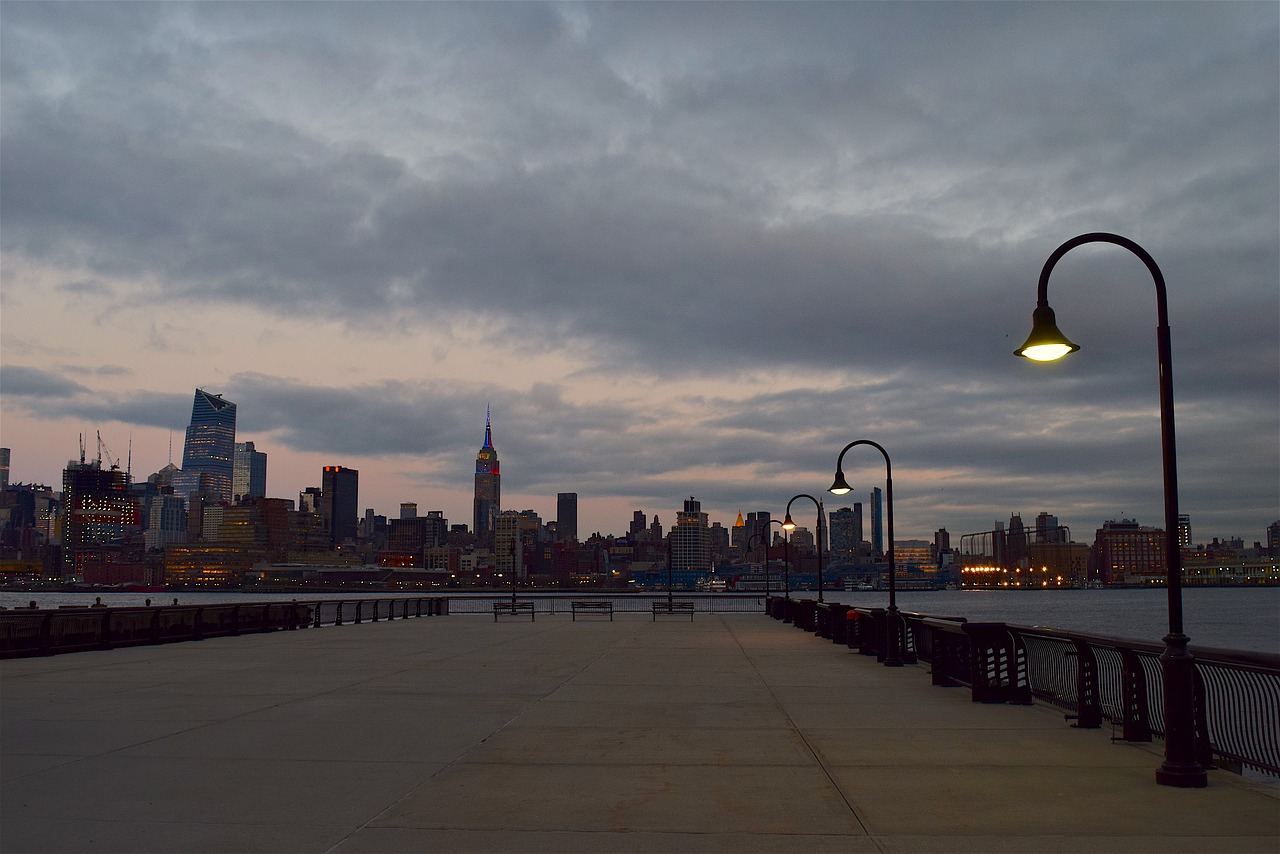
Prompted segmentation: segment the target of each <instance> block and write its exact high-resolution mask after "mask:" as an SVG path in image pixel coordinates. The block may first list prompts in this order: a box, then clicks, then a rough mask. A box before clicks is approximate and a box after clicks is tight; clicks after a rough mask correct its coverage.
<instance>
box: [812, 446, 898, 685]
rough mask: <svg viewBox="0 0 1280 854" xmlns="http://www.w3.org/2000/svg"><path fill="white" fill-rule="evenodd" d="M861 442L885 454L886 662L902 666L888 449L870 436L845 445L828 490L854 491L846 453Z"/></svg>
mask: <svg viewBox="0 0 1280 854" xmlns="http://www.w3.org/2000/svg"><path fill="white" fill-rule="evenodd" d="M858 445H870V446H871V447H873V448H875V449H876V450H877V451H879V452H880V454H881V455H882V456H883V457H884V500H885V509H886V511H887V513H886V515H887V516H888V519H889V608H888V611H886V613H885V648H884V649H885V652H884V666H885V667H901V666H902V651H901V648H902V645H901V638H900V637H899V632H900V631H901V626H899V624H898V622H899V621H898V586H897V575H898V568H897V565H896V564H895V563H894V557H893V463H891V462H890V461H889V453H888V452H887V451H886V450H885V449H884V448H882V447H880V445H878V444H876V443H875V442H873V441H871V440H870V439H858V440H856V441H853V442H850V443H849V444H847V445H845V446H844V448H843V449H841V451H840V456H839V457H837V458H836V479H835V481H834V482H833V483H832V484H831V486H830V487H828V489H827V491H828V492H830V493H831V494H832V495H848V494H849V493H850V492H852V491H853V488H852V487H851V486H849V483H848V481H846V480H845V479H844V455H845V453H846V452H847V451H848V450H849V449H850V448H855V447H857V446H858Z"/></svg>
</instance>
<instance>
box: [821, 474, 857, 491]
mask: <svg viewBox="0 0 1280 854" xmlns="http://www.w3.org/2000/svg"><path fill="white" fill-rule="evenodd" d="M827 492H830V493H831V494H832V495H848V494H849V493H850V492H853V487H852V486H850V485H849V482H848V481H847V480H845V479H844V472H843V471H842V470H839V469H837V470H836V480H835V483H833V484H831V485H830V486H829V487H827Z"/></svg>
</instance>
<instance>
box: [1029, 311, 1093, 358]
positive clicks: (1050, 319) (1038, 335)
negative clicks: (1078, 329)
mask: <svg viewBox="0 0 1280 854" xmlns="http://www.w3.org/2000/svg"><path fill="white" fill-rule="evenodd" d="M1079 349H1080V345H1079V344H1075V343H1073V342H1072V341H1071V340H1069V339H1068V338H1067V336H1065V335H1063V334H1062V332H1061V331H1060V330H1059V329H1058V321H1057V318H1055V317H1054V314H1053V309H1051V308H1049V306H1047V305H1042V306H1038V307H1037V308H1036V310H1035V311H1034V312H1032V314H1031V334H1030V335H1028V336H1027V340H1026V341H1025V342H1024V343H1023V345H1022V346H1021V347H1019V348H1018V349H1017V350H1014V351H1013V352H1014V355H1016V356H1025V357H1026V358H1028V359H1031V360H1032V361H1035V362H1052V361H1053V360H1054V359H1061V358H1062V357H1063V356H1065V355H1067V354H1068V353H1074V352H1075V351H1076V350H1079Z"/></svg>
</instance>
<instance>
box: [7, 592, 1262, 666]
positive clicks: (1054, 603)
mask: <svg viewBox="0 0 1280 854" xmlns="http://www.w3.org/2000/svg"><path fill="white" fill-rule="evenodd" d="M499 592H500V591H499ZM582 592H583V593H586V592H587V591H582ZM592 593H593V595H595V594H594V591H593V592H592ZM419 595H422V594H419V593H411V594H396V593H378V594H370V593H359V592H348V593H306V594H300V593H240V592H238V591H235V590H226V591H217V592H207V593H204V592H201V593H186V592H165V593H53V592H49V593H14V592H0V606H4V607H6V608H24V607H26V605H27V603H28V602H30V601H31V600H33V599H34V600H36V602H37V603H39V605H40V607H42V608H56V607H58V606H60V605H80V606H85V605H90V604H92V603H93V600H94V597H95V596H101V597H102V602H103V604H104V605H109V606H112V607H128V606H140V605H143V604H145V602H146V600H148V599H150V600H151V603H152V604H153V605H169V604H172V603H173V600H174V598H175V597H176V598H177V599H178V601H179V603H181V604H184V605H212V604H215V603H219V602H269V601H288V600H290V599H298V600H304V599H305V600H316V599H355V598H360V597H371V596H377V597H378V598H387V597H392V596H419ZM432 595H449V594H448V593H447V592H446V591H436V592H435V593H433V594H432ZM792 595H794V596H803V597H805V598H814V597H816V595H817V594H816V593H814V592H811V591H799V592H797V591H793V593H792ZM823 598H825V599H826V600H827V601H830V602H844V603H847V604H851V605H859V606H864V607H871V608H882V607H884V606H886V605H888V603H889V595H888V593H885V592H883V591H866V592H861V591H843V590H832V591H826V592H825V593H824V594H823ZM897 601H898V607H899V608H900V609H902V610H904V611H920V612H922V613H926V614H937V615H942V616H958V617H968V618H969V619H970V620H992V621H1004V622H1007V623H1017V624H1019V625H1024V626H1047V627H1049V628H1055V629H1064V630H1070V631H1078V632H1087V633H1091V634H1100V635H1113V636H1117V637H1125V638H1134V639H1137V640H1144V641H1148V642H1151V643H1159V641H1160V638H1162V637H1164V635H1165V634H1166V632H1167V631H1168V627H1169V617H1168V597H1167V595H1166V593H1165V591H1164V590H1160V589H1154V590H1032V591H1008V590H936V591H904V592H901V593H899V594H898V596H897ZM1182 604H1183V630H1184V631H1185V632H1186V634H1187V635H1188V636H1189V637H1190V638H1191V643H1192V644H1193V645H1195V646H1206V647H1217V648H1220V649H1242V650H1253V651H1255V652H1267V653H1272V654H1280V587H1253V588H1232V587H1193V588H1186V589H1184V590H1183V591H1182Z"/></svg>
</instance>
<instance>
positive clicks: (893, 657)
mask: <svg viewBox="0 0 1280 854" xmlns="http://www.w3.org/2000/svg"><path fill="white" fill-rule="evenodd" d="M884 637H885V645H884V666H885V667H901V666H902V635H901V631H900V628H899V625H898V606H897V605H890V606H889V607H888V609H887V610H886V611H885V612H884Z"/></svg>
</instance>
